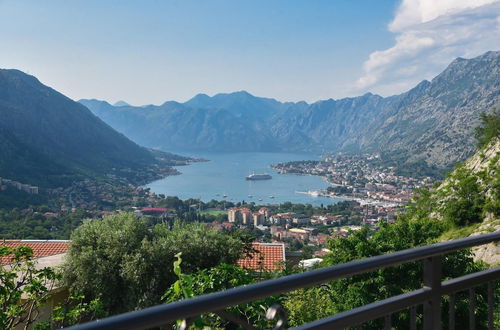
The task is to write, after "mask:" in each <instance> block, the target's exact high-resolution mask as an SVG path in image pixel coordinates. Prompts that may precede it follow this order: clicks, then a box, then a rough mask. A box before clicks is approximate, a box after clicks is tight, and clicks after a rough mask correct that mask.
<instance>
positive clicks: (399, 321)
mask: <svg viewBox="0 0 500 330" xmlns="http://www.w3.org/2000/svg"><path fill="white" fill-rule="evenodd" d="M444 229H445V226H444V225H443V223H442V222H439V221H430V220H418V221H408V220H406V219H400V220H399V221H397V222H396V223H395V224H393V225H389V224H386V223H381V224H380V229H379V230H378V231H377V232H375V233H374V234H373V235H370V232H369V231H368V229H367V228H364V229H363V230H360V231H357V232H353V233H352V234H351V236H349V237H348V238H343V239H337V240H331V241H330V242H329V244H328V248H329V249H330V250H331V253H329V254H327V255H326V256H325V258H324V261H323V262H322V264H321V266H331V265H336V264H341V263H345V262H349V261H352V260H356V259H362V258H366V257H372V256H376V255H381V254H386V253H391V252H395V251H399V250H402V249H407V248H413V247H417V246H421V245H425V244H429V243H432V242H433V241H434V240H436V239H437V238H438V237H439V236H440V235H441V234H442V233H443V231H444ZM481 269H483V267H482V266H481V265H480V264H477V263H474V262H473V260H472V258H471V256H470V252H468V251H461V252H457V253H454V254H450V255H447V256H446V257H445V258H444V259H443V279H449V278H453V277H458V276H462V275H464V274H468V273H471V272H474V271H478V270H481ZM422 278H423V273H422V263H421V262H412V263H407V264H403V265H400V266H395V267H389V268H384V269H380V270H378V271H375V272H371V273H366V274H362V275H356V276H352V277H349V278H345V279H342V280H338V281H332V282H330V283H328V284H326V285H322V286H318V287H313V288H308V289H301V290H297V291H294V292H292V293H290V294H289V295H287V296H286V297H285V302H284V306H285V307H286V309H287V311H288V314H289V320H290V324H289V325H290V326H298V325H300V324H303V323H306V322H311V321H313V320H316V319H319V318H322V317H326V316H329V315H333V314H336V313H339V312H342V311H345V310H349V309H352V308H355V307H359V306H361V305H364V304H368V303H371V302H374V301H377V300H382V299H386V298H389V297H391V296H394V295H398V294H402V293H405V292H409V291H412V290H416V289H419V288H421V287H422V285H423V283H422ZM461 298H462V297H461ZM478 301H480V303H479V304H478V308H477V310H476V313H477V315H478V319H479V320H484V319H485V306H484V296H483V292H482V291H481V292H480V296H479V297H478ZM466 304H467V301H466V299H461V300H460V302H458V303H457V310H458V312H457V324H461V323H460V322H462V321H464V320H463V318H464V317H465V316H464V315H466V313H464V310H465V308H466ZM446 306H447V305H446V302H445V303H444V304H443V310H446ZM420 321H421V320H420V319H419V322H420ZM444 322H445V323H446V320H444ZM366 326H367V328H370V329H371V328H374V329H379V328H383V324H382V323H381V321H380V320H376V321H373V322H370V323H369V324H367V325H366ZM393 326H395V328H396V329H404V328H409V314H408V313H407V311H403V312H401V313H398V314H395V315H394V316H393Z"/></svg>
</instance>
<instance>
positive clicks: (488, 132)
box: [475, 109, 500, 149]
mask: <svg viewBox="0 0 500 330" xmlns="http://www.w3.org/2000/svg"><path fill="white" fill-rule="evenodd" d="M479 120H480V122H481V124H480V125H479V126H478V127H476V130H475V137H476V139H477V147H478V149H481V148H483V147H485V146H487V145H488V144H489V143H490V141H491V140H493V139H494V138H499V137H500V110H499V109H493V111H491V113H487V112H484V113H482V114H481V116H480V117H479Z"/></svg>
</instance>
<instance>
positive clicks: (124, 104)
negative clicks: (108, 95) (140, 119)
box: [113, 101, 130, 107]
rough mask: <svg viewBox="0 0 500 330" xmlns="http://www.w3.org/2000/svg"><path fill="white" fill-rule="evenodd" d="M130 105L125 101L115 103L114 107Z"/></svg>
mask: <svg viewBox="0 0 500 330" xmlns="http://www.w3.org/2000/svg"><path fill="white" fill-rule="evenodd" d="M129 105H130V104H128V103H127V102H125V101H118V102H115V103H113V106H114V107H126V106H129Z"/></svg>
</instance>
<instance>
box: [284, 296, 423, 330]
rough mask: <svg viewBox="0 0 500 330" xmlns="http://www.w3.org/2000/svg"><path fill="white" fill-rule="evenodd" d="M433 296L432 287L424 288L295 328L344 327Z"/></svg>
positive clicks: (412, 304) (301, 329) (398, 309)
mask: <svg viewBox="0 0 500 330" xmlns="http://www.w3.org/2000/svg"><path fill="white" fill-rule="evenodd" d="M430 297H431V289H429V288H423V289H418V290H415V291H412V292H408V293H403V294H400V295H398V296H394V297H390V298H387V299H384V300H380V301H376V302H373V303H371V304H368V305H364V306H361V307H358V308H354V309H351V310H348V311H345V312H342V313H338V314H335V315H333V316H330V317H326V318H324V319H321V320H317V321H314V322H311V323H307V324H304V325H302V326H300V327H297V328H294V329H296V330H299V329H300V330H303V329H343V328H345V327H349V326H352V325H353V324H354V323H356V324H357V323H360V322H361V323H365V322H368V321H371V320H374V319H378V318H380V317H384V316H385V315H387V314H389V313H394V312H398V311H400V310H403V309H406V308H408V307H411V306H415V305H419V304H421V303H423V302H424V301H426V300H429V299H430Z"/></svg>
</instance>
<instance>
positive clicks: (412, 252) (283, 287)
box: [73, 232, 500, 330]
mask: <svg viewBox="0 0 500 330" xmlns="http://www.w3.org/2000/svg"><path fill="white" fill-rule="evenodd" d="M498 240H500V232H495V233H491V234H486V235H478V236H474V237H467V238H462V239H457V240H452V241H447V242H440V243H436V244H432V245H427V246H422V247H418V248H413V249H407V250H402V251H398V252H394V253H391V254H386V255H380V256H375V257H371V258H367V259H361V260H355V261H351V262H348V263H344V264H340V265H335V266H331V267H325V268H321V269H317V270H314V271H310V272H305V273H300V274H295V275H290V276H285V277H280V278H277V279H273V280H267V281H262V282H258V283H255V284H251V285H248V286H243V287H237V288H233V289H229V290H226V291H222V292H216V293H211V294H207V295H203V296H199V297H195V298H191V299H186V300H181V301H178V302H175V303H171V304H166V305H158V306H154V307H149V308H146V309H143V310H140V311H134V312H129V313H125V314H121V315H116V316H112V317H109V318H106V319H102V320H98V321H94V322H90V323H86V324H82V325H79V326H76V327H73V329H80V330H87V329H123V330H127V329H141V328H150V327H155V326H161V325H164V324H166V323H167V322H171V321H175V320H178V319H183V318H186V317H191V316H196V315H200V314H203V313H208V312H211V311H214V310H220V309H223V308H226V307H228V306H235V305H239V304H243V303H247V302H250V301H254V300H258V299H261V298H265V297H269V296H273V295H277V294H280V293H284V292H288V291H292V290H295V289H300V288H304V287H309V286H313V285H317V284H321V283H324V282H327V281H332V280H336V279H341V278H344V277H347V276H352V275H356V274H362V273H366V272H369V271H372V270H376V269H380V268H384V267H389V266H394V265H399V264H402V263H407V262H411V261H416V260H421V259H424V258H428V257H432V256H437V255H441V254H446V253H450V252H454V251H456V250H460V249H464V248H469V247H472V246H476V245H482V244H487V243H490V242H494V241H498Z"/></svg>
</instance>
